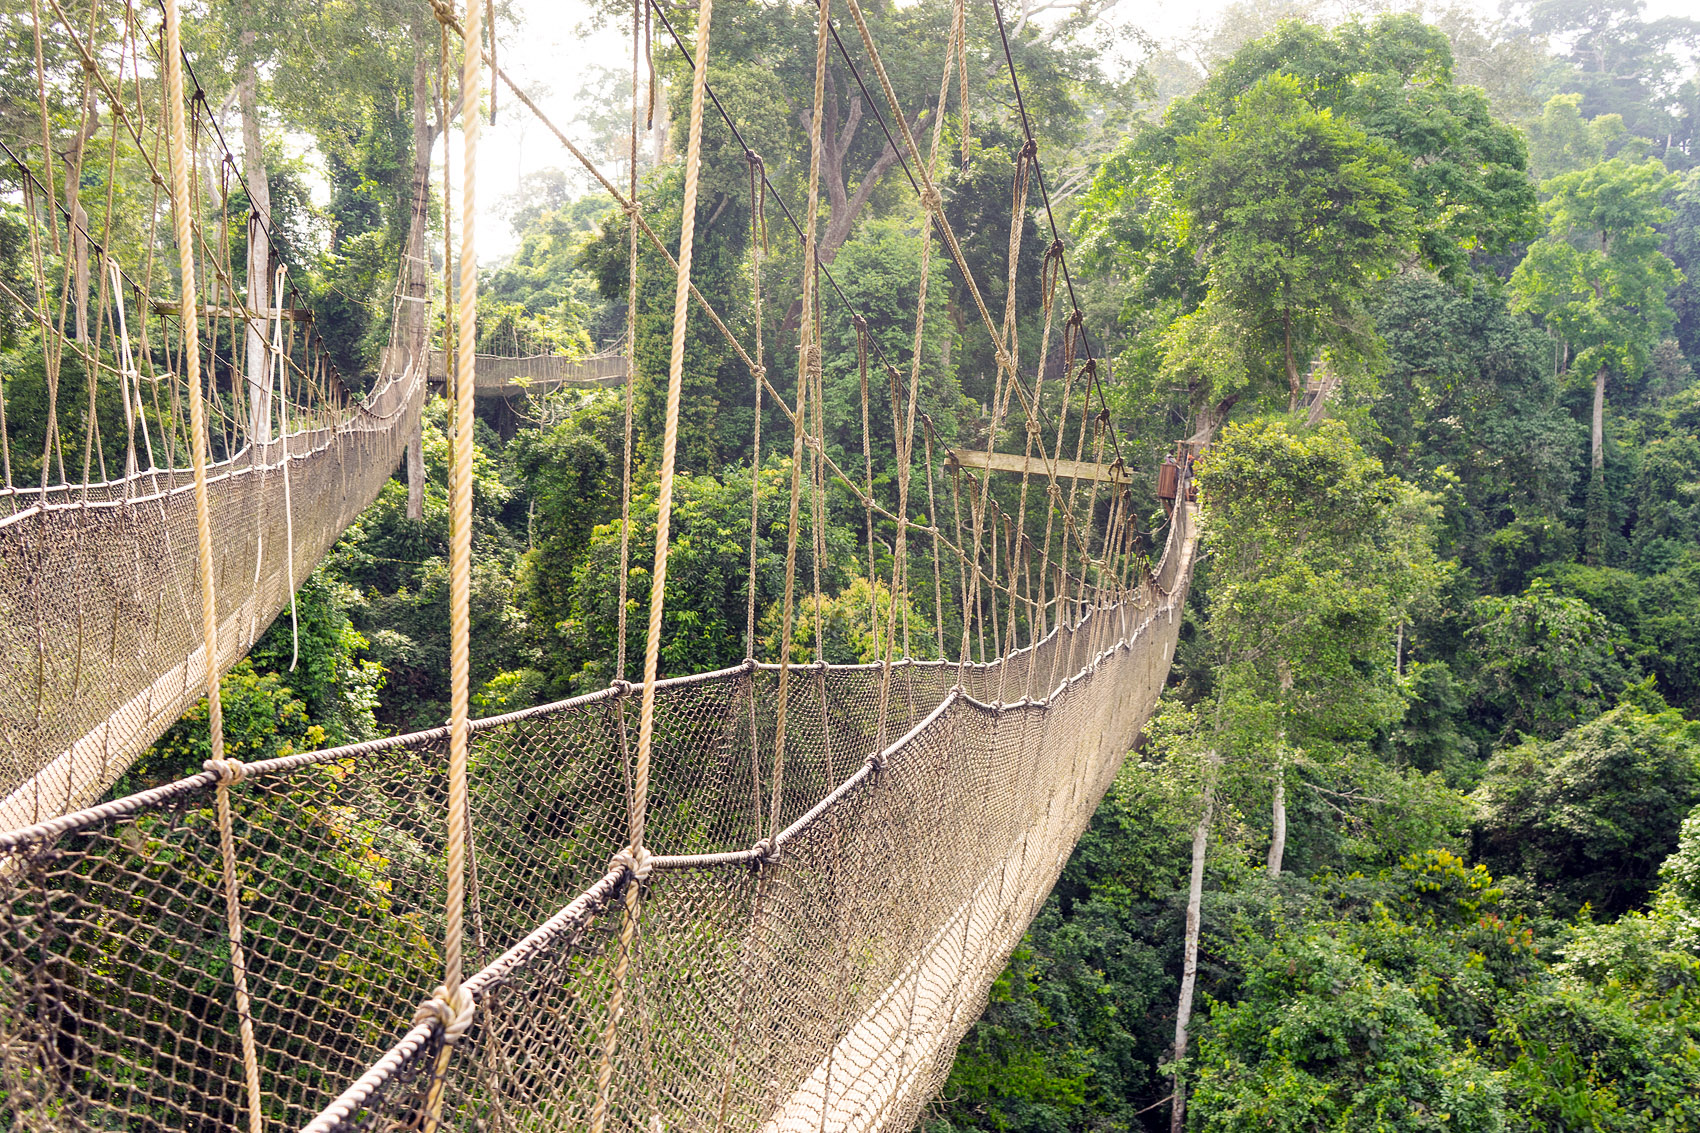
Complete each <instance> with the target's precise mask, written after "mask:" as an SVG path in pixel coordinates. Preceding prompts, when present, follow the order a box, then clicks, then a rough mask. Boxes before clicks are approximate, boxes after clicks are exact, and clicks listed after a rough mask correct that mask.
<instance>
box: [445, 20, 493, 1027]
mask: <svg viewBox="0 0 1700 1133" xmlns="http://www.w3.org/2000/svg"><path fill="white" fill-rule="evenodd" d="M483 15H484V13H483V10H482V9H481V7H480V6H479V4H478V3H477V0H470V2H469V3H468V4H467V5H466V20H465V25H464V30H463V35H464V39H463V46H462V51H463V54H464V58H463V60H462V63H461V79H460V91H461V105H462V107H463V110H462V114H461V160H462V162H463V172H462V174H461V190H460V210H461V219H460V294H459V295H458V296H457V299H458V306H457V309H456V320H455V321H456V323H457V324H458V326H457V328H456V329H457V330H458V332H459V341H458V342H457V343H456V344H455V345H456V348H457V351H458V354H459V363H460V364H459V365H458V366H457V367H456V370H457V380H456V382H455V435H454V495H453V499H452V501H451V504H450V525H451V526H450V542H449V825H448V852H447V857H448V868H449V877H448V907H447V909H446V925H445V932H444V940H443V961H444V963H443V967H444V978H443V987H444V989H445V990H446V991H447V992H448V995H447V996H445V999H446V1000H447V1001H448V1002H449V1003H450V1004H451V1006H454V1007H456V1009H457V1011H458V1010H459V1006H460V1005H459V1004H457V1003H456V1002H455V1000H456V997H457V995H458V993H459V991H460V978H461V948H462V944H463V928H462V916H463V914H464V905H465V896H466V894H465V885H466V878H465V872H466V757H467V747H468V745H469V742H470V740H471V729H470V720H469V718H468V708H469V706H468V699H469V692H470V688H469V686H470V684H471V647H472V641H471V636H472V625H471V615H470V603H471V595H472V461H473V444H472V430H473V399H474V396H475V394H476V389H477V385H478V380H477V366H478V355H477V353H476V351H477V347H478V242H477V222H478V211H477V205H476V201H477V185H478V133H479V127H480V125H481V122H480V107H479V102H480V100H481V98H482V95H483V89H482V88H483V78H484V72H483V62H484V55H483V39H482V22H483Z"/></svg>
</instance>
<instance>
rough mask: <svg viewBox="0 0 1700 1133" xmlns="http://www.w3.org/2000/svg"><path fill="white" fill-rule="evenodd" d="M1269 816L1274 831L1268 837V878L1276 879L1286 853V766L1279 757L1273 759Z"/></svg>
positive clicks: (1279, 874) (1278, 876) (1278, 877)
mask: <svg viewBox="0 0 1700 1133" xmlns="http://www.w3.org/2000/svg"><path fill="white" fill-rule="evenodd" d="M1270 817H1271V819H1272V820H1273V821H1272V826H1273V828H1274V832H1273V834H1272V836H1271V837H1270V839H1269V879H1270V880H1271V881H1276V880H1279V879H1280V877H1281V859H1282V857H1284V856H1285V855H1286V853H1287V768H1286V764H1285V763H1284V762H1283V761H1282V760H1281V759H1279V758H1277V759H1276V760H1275V803H1274V806H1273V807H1272V808H1271V812H1270Z"/></svg>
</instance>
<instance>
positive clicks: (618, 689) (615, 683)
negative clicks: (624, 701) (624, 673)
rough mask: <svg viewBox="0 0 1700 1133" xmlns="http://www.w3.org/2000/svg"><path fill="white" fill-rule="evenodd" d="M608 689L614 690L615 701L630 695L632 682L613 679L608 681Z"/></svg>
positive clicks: (617, 678)
mask: <svg viewBox="0 0 1700 1133" xmlns="http://www.w3.org/2000/svg"><path fill="white" fill-rule="evenodd" d="M608 687H609V688H611V689H613V690H614V699H616V700H618V699H619V698H620V697H622V696H630V695H631V694H632V682H631V681H627V680H622V679H620V678H619V677H615V678H614V679H613V680H611V681H609V682H608Z"/></svg>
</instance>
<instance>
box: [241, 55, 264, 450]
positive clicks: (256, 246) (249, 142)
mask: <svg viewBox="0 0 1700 1133" xmlns="http://www.w3.org/2000/svg"><path fill="white" fill-rule="evenodd" d="M253 44H254V32H253V31H252V29H250V30H248V31H245V32H243V33H242V46H243V47H244V48H247V49H250V50H251V49H252V47H253ZM259 85H260V77H259V73H258V71H257V69H256V68H255V66H254V61H253V58H252V57H251V56H250V58H249V59H248V62H247V64H246V65H245V66H244V67H243V71H242V81H241V83H240V87H239V90H238V94H237V101H238V102H239V103H240V104H241V107H242V177H243V179H244V180H245V181H247V182H248V203H249V205H250V207H251V209H252V219H251V220H250V221H249V224H248V319H247V347H248V367H247V369H248V441H249V443H250V444H264V443H265V442H266V441H269V440H271V430H272V423H271V422H272V412H271V410H272V368H271V366H270V364H269V359H268V358H267V355H266V330H265V328H266V320H267V318H268V317H269V313H270V311H271V241H270V239H269V238H268V237H267V235H266V233H267V232H269V231H271V223H272V190H271V181H270V179H269V178H268V176H267V174H266V154H265V150H264V149H263V148H262V144H261V142H260V107H259Z"/></svg>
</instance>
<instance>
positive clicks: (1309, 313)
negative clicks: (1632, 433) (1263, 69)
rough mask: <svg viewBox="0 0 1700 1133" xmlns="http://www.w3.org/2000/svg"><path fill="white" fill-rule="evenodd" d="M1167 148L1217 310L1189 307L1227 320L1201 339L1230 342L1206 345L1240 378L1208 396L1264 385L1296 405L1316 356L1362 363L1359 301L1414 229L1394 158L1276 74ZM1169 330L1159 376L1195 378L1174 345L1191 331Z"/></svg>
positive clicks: (1364, 346) (1369, 340)
mask: <svg viewBox="0 0 1700 1133" xmlns="http://www.w3.org/2000/svg"><path fill="white" fill-rule="evenodd" d="M1178 151H1179V152H1178V157H1179V162H1178V168H1177V171H1176V174H1175V175H1176V176H1177V177H1178V178H1179V179H1180V180H1181V182H1182V184H1183V185H1184V188H1183V189H1182V190H1181V201H1182V204H1183V206H1184V208H1185V209H1186V215H1187V221H1188V225H1189V235H1190V237H1191V241H1192V243H1193V245H1194V246H1195V247H1196V248H1197V249H1198V251H1199V253H1200V254H1201V255H1202V256H1203V257H1204V261H1205V263H1206V264H1207V265H1208V272H1209V276H1208V278H1209V286H1210V294H1211V296H1212V298H1213V299H1214V300H1215V301H1216V302H1215V305H1214V307H1212V306H1211V305H1208V304H1207V305H1206V306H1205V307H1201V308H1200V311H1201V312H1213V313H1215V314H1218V315H1220V316H1225V318H1224V319H1223V320H1222V321H1220V322H1218V321H1216V320H1215V319H1212V320H1211V325H1210V327H1209V329H1208V330H1206V331H1203V332H1201V333H1202V334H1203V335H1204V336H1205V337H1206V340H1207V341H1211V342H1212V343H1219V342H1221V341H1222V338H1223V337H1224V336H1225V337H1226V338H1227V339H1228V340H1229V341H1231V342H1232V345H1231V346H1229V345H1220V346H1213V347H1212V349H1213V350H1216V351H1221V352H1222V353H1224V354H1225V355H1227V356H1229V357H1238V358H1239V359H1241V363H1240V365H1241V367H1242V368H1243V369H1244V371H1245V373H1246V380H1247V382H1248V383H1250V388H1243V389H1242V388H1235V387H1234V385H1233V384H1231V383H1225V382H1223V381H1222V380H1221V379H1220V378H1218V379H1217V380H1216V381H1215V384H1214V386H1213V392H1212V396H1213V398H1214V400H1215V401H1217V402H1226V401H1232V400H1234V399H1236V398H1238V397H1241V396H1250V397H1252V398H1254V399H1255V397H1256V395H1257V394H1258V392H1260V391H1261V390H1263V389H1265V388H1267V386H1268V384H1269V383H1270V382H1271V381H1273V382H1274V384H1275V385H1276V386H1277V387H1279V386H1280V385H1281V384H1282V383H1285V384H1286V385H1287V386H1288V388H1289V390H1290V392H1291V401H1290V402H1289V404H1291V403H1292V402H1296V401H1297V399H1298V394H1299V391H1300V389H1301V388H1302V385H1303V378H1302V371H1303V369H1304V368H1306V367H1307V366H1308V363H1309V360H1310V358H1311V357H1312V356H1313V355H1314V354H1316V353H1317V352H1318V351H1323V352H1325V353H1327V355H1328V356H1329V358H1330V360H1331V362H1332V363H1333V364H1334V365H1336V366H1338V367H1341V368H1343V369H1348V370H1356V369H1358V368H1360V367H1362V366H1363V365H1364V364H1365V363H1366V362H1367V361H1368V359H1369V358H1370V357H1371V356H1372V355H1373V354H1374V353H1375V346H1374V339H1373V336H1372V335H1371V334H1370V333H1369V332H1368V327H1367V324H1366V320H1365V319H1364V318H1363V314H1362V310H1361V308H1362V304H1363V300H1364V298H1365V296H1366V294H1367V289H1368V287H1369V285H1370V284H1371V283H1372V282H1373V281H1374V280H1376V279H1377V278H1379V277H1380V276H1382V275H1385V274H1387V273H1388V272H1390V271H1391V270H1392V268H1393V266H1394V264H1395V263H1396V261H1397V258H1398V256H1399V254H1400V253H1401V251H1402V250H1403V249H1404V247H1405V245H1406V243H1407V241H1408V240H1409V234H1410V230H1411V228H1412V225H1413V214H1412V212H1411V209H1410V207H1409V206H1408V205H1407V204H1406V200H1405V197H1406V193H1405V189H1404V187H1403V186H1402V185H1401V184H1400V183H1399V178H1398V175H1397V168H1396V166H1395V163H1394V159H1393V156H1392V154H1390V153H1389V152H1388V151H1387V150H1386V149H1385V148H1384V147H1383V146H1381V145H1380V144H1378V143H1375V142H1372V141H1371V140H1370V139H1369V136H1368V135H1367V134H1365V133H1364V132H1363V131H1362V130H1361V129H1359V128H1358V127H1357V126H1356V125H1354V124H1353V123H1351V122H1350V120H1341V119H1337V118H1336V117H1335V116H1334V114H1333V112H1332V111H1330V110H1327V109H1317V108H1316V107H1314V106H1312V105H1311V104H1310V103H1309V102H1308V101H1306V99H1305V97H1304V93H1303V89H1302V88H1301V86H1300V84H1299V81H1298V80H1297V79H1295V78H1293V77H1292V76H1290V75H1286V74H1282V73H1279V72H1277V73H1275V74H1272V75H1270V76H1268V77H1267V78H1264V79H1260V80H1259V81H1258V82H1257V83H1255V84H1254V85H1252V86H1251V87H1250V88H1249V89H1247V90H1246V91H1245V92H1244V93H1243V94H1241V95H1240V96H1239V97H1238V98H1237V99H1236V100H1235V101H1234V103H1233V104H1232V110H1231V112H1229V111H1227V110H1226V109H1225V108H1224V110H1223V111H1220V112H1218V114H1217V115H1216V116H1213V117H1211V118H1209V119H1206V120H1205V121H1204V122H1202V123H1200V124H1199V126H1198V127H1197V128H1196V129H1195V130H1194V131H1193V132H1192V133H1191V134H1190V135H1189V136H1186V137H1183V138H1181V139H1180V142H1179V147H1178ZM1199 317H1203V316H1200V315H1197V314H1195V315H1194V316H1192V318H1195V319H1196V318H1199ZM1185 325H1186V324H1185V323H1184V322H1183V324H1181V326H1182V327H1184V326H1185ZM1172 333H1173V334H1175V335H1176V336H1177V346H1172V347H1171V351H1170V356H1169V359H1168V365H1169V368H1170V369H1172V370H1176V371H1177V372H1179V373H1183V374H1185V375H1186V376H1187V377H1188V378H1191V379H1193V380H1195V381H1196V380H1204V379H1206V378H1207V377H1208V372H1207V371H1204V372H1201V368H1199V367H1197V366H1196V361H1197V359H1196V357H1194V356H1191V352H1190V351H1188V350H1186V349H1185V348H1179V343H1181V342H1189V341H1191V340H1192V339H1193V338H1195V337H1197V336H1196V335H1194V334H1192V333H1191V332H1190V331H1189V330H1185V329H1180V328H1177V329H1176V330H1175V331H1174V332H1172ZM1177 348H1179V349H1180V352H1179V353H1177ZM1189 361H1190V362H1192V363H1193V365H1192V366H1190V367H1189V365H1188V363H1189Z"/></svg>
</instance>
